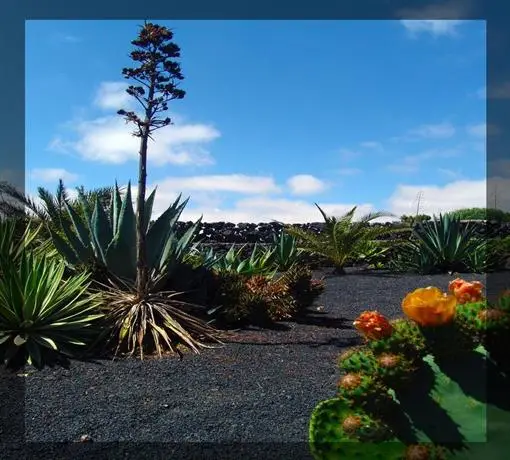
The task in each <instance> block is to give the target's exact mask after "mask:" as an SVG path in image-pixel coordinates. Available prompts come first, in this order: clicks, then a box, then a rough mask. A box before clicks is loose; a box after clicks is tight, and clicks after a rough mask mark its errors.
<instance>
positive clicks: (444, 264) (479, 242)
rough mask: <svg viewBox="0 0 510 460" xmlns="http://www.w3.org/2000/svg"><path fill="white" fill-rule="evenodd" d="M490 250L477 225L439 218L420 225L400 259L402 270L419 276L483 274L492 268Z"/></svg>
mask: <svg viewBox="0 0 510 460" xmlns="http://www.w3.org/2000/svg"><path fill="white" fill-rule="evenodd" d="M489 250H490V248H489V246H488V245H487V241H486V240H485V239H482V238H478V237H477V235H476V227H475V225H473V224H472V223H461V221H460V218H459V217H455V216H454V215H450V214H445V215H442V214H440V215H439V218H434V219H433V220H432V221H430V222H426V223H420V224H418V226H417V227H416V228H415V230H414V232H413V239H412V240H410V241H409V242H406V243H405V244H403V245H401V247H400V249H399V251H398V252H399V256H398V259H399V261H400V263H399V265H401V266H402V267H403V268H407V269H412V270H413V271H418V272H420V273H433V272H448V271H452V272H465V271H484V270H485V269H487V268H489V265H488V262H489V261H488V255H489V254H490V252H489Z"/></svg>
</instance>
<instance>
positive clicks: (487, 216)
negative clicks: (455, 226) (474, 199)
mask: <svg viewBox="0 0 510 460" xmlns="http://www.w3.org/2000/svg"><path fill="white" fill-rule="evenodd" d="M448 215H450V216H451V217H456V218H458V219H460V220H495V221H497V222H510V212H505V211H502V210H501V209H494V208H463V209H457V210H456V211H451V212H449V213H448Z"/></svg>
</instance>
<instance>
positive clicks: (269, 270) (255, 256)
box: [213, 243, 276, 278]
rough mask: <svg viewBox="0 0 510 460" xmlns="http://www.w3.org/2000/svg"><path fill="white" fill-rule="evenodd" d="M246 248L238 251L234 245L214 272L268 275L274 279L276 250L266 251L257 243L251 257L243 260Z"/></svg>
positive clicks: (242, 247)
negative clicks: (243, 252)
mask: <svg viewBox="0 0 510 460" xmlns="http://www.w3.org/2000/svg"><path fill="white" fill-rule="evenodd" d="M245 246H246V245H243V246H241V247H240V248H239V249H237V250H236V249H235V246H234V245H232V246H231V247H230V249H229V250H228V251H227V253H226V254H225V255H224V256H223V257H222V258H221V259H219V260H217V261H216V263H214V265H213V268H214V270H216V271H217V272H220V273H238V274H240V275H247V276H251V275H267V276H269V277H271V278H272V277H273V276H274V274H275V273H276V270H274V269H273V265H274V264H273V255H274V252H275V249H268V250H264V249H262V248H260V246H258V245H257V244H256V243H255V245H254V246H253V250H252V252H251V255H250V256H249V257H247V258H244V259H243V257H242V251H243V249H244V247H245Z"/></svg>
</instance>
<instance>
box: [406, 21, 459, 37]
mask: <svg viewBox="0 0 510 460" xmlns="http://www.w3.org/2000/svg"><path fill="white" fill-rule="evenodd" d="M463 22H464V21H459V20H454V19H404V20H402V21H400V23H401V24H402V25H403V26H404V27H405V28H406V29H407V30H408V31H409V33H410V34H411V36H413V37H414V36H417V35H418V34H420V33H426V34H430V35H433V36H435V37H438V36H455V35H457V33H458V30H457V29H458V27H459V26H460V25H461V24H462V23H463Z"/></svg>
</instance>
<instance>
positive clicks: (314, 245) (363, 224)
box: [286, 203, 395, 274]
mask: <svg viewBox="0 0 510 460" xmlns="http://www.w3.org/2000/svg"><path fill="white" fill-rule="evenodd" d="M315 206H317V208H318V209H319V211H320V213H321V214H322V217H323V218H324V223H325V226H324V230H323V231H322V232H321V233H319V234H316V233H314V232H311V231H307V230H304V229H301V228H299V227H295V226H289V227H287V228H286V232H287V233H288V234H289V235H292V236H295V237H296V238H298V240H299V241H300V243H301V246H302V249H303V250H304V251H306V252H309V253H314V254H317V255H320V256H323V257H325V258H327V259H329V260H330V261H331V262H332V263H333V265H334V268H335V273H337V274H344V273H345V265H346V263H347V262H348V261H349V260H350V259H353V258H356V255H357V253H358V251H359V250H360V249H361V248H362V247H363V246H364V245H365V244H366V242H367V241H371V240H375V239H376V238H377V237H379V236H381V235H384V234H386V233H389V232H391V230H388V229H387V228H383V227H379V228H378V227H371V226H370V225H369V224H370V222H372V221H373V220H375V219H378V218H380V217H395V216H394V215H393V214H390V213H387V212H382V211H381V212H375V213H369V214H366V215H364V216H362V217H361V218H360V219H359V220H358V221H356V222H353V218H354V213H355V212H356V209H357V206H355V207H354V208H352V209H351V210H350V211H348V212H347V213H346V214H344V215H343V216H341V217H330V216H328V215H326V213H325V212H324V211H323V210H322V209H321V207H320V206H319V205H318V204H317V203H315Z"/></svg>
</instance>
